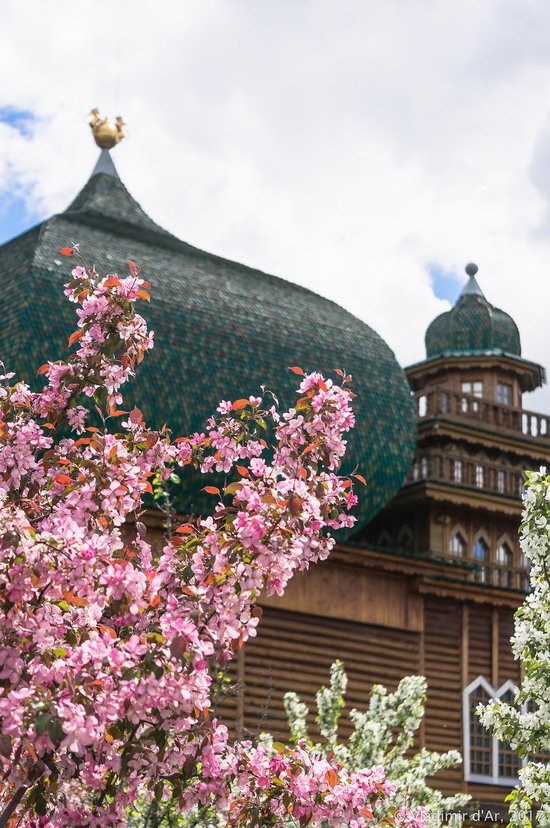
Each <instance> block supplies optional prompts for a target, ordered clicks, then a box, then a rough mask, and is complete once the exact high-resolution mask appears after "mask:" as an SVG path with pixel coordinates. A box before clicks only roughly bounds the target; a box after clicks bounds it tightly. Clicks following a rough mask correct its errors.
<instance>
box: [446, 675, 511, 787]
mask: <svg viewBox="0 0 550 828" xmlns="http://www.w3.org/2000/svg"><path fill="white" fill-rule="evenodd" d="M514 698H515V687H514V684H513V682H512V681H507V682H506V683H505V684H503V685H502V687H500V688H499V689H498V690H494V689H493V688H492V687H491V685H490V684H489V682H488V681H487V680H486V679H485V678H484V677H483V676H478V678H476V679H475V680H474V681H472V683H471V684H469V685H468V687H466V689H465V690H464V691H463V694H462V724H463V728H464V779H465V780H466V781H470V782H484V783H486V784H488V785H506V786H509V787H511V786H512V785H513V784H514V782H517V776H518V770H519V768H520V767H522V765H523V764H525V762H526V761H527V760H521V759H520V758H519V756H517V754H516V753H514V751H513V750H512V749H511V748H509V747H507V746H506V745H504V744H502V743H501V742H499V741H498V739H497V738H496V736H493V735H492V734H491V732H490V731H489V730H487V728H486V727H484V726H483V725H482V724H481V722H480V719H479V716H478V715H477V714H476V708H477V706H478V704H480V703H481V704H485V703H486V702H487V701H489V699H503V701H505V702H508V703H509V704H512V703H513V701H514Z"/></svg>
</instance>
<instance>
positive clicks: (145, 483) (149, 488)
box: [141, 480, 153, 494]
mask: <svg viewBox="0 0 550 828" xmlns="http://www.w3.org/2000/svg"><path fill="white" fill-rule="evenodd" d="M141 482H142V483H143V491H144V492H149V494H153V487H152V486H151V484H150V483H149V481H148V480H142V481H141Z"/></svg>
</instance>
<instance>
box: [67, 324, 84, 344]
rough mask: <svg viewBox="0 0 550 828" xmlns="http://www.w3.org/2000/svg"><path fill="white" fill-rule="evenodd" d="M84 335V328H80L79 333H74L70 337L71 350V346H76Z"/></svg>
mask: <svg viewBox="0 0 550 828" xmlns="http://www.w3.org/2000/svg"><path fill="white" fill-rule="evenodd" d="M83 333H84V330H83V329H82V328H79V329H78V331H75V332H74V333H72V334H71V335H70V337H69V348H70V347H71V345H74V343H75V342H78V340H79V339H80V338H81V336H82V335H83Z"/></svg>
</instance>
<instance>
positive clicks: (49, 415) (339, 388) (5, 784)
mask: <svg viewBox="0 0 550 828" xmlns="http://www.w3.org/2000/svg"><path fill="white" fill-rule="evenodd" d="M61 252H62V253H64V254H65V255H74V253H75V250H74V249H71V248H64V249H63V250H62V251H61ZM76 252H78V251H76ZM81 262H82V264H81V265H80V266H78V267H76V268H75V269H74V270H73V279H72V281H71V282H69V283H68V284H67V285H66V289H65V293H66V295H67V296H68V298H69V300H70V301H72V302H74V303H75V304H76V305H77V306H78V308H77V315H78V328H77V330H76V331H75V332H74V333H73V334H72V336H71V337H70V340H69V345H70V346H71V347H72V346H74V345H76V346H77V347H76V351H75V352H74V353H73V354H72V355H71V356H70V357H69V358H68V359H67V360H66V361H61V362H56V363H48V364H46V365H43V366H42V367H41V368H40V369H39V371H38V373H39V374H41V375H44V377H45V379H46V383H45V387H44V388H43V390H42V391H39V392H32V391H31V390H30V389H29V387H28V386H26V385H25V384H24V383H16V384H12V383H11V379H12V377H13V375H12V374H9V373H5V374H4V375H3V377H2V381H1V382H2V385H1V386H0V550H1V555H0V723H1V734H2V735H1V737H0V761H1V765H2V771H3V777H2V781H1V783H0V785H1V788H0V793H1V795H2V799H3V805H2V808H3V810H2V811H1V815H0V826H4V825H7V824H10V823H11V824H13V825H25V826H29V828H38V826H40V828H46V827H47V828H69V826H70V828H75V826H98V828H99V826H102V827H103V826H121V825H124V824H125V813H126V809H127V808H128V806H130V805H131V804H132V803H133V802H134V800H135V798H136V795H137V793H138V791H139V790H140V789H145V790H146V791H147V795H148V796H149V797H155V798H156V799H158V800H169V799H170V800H173V802H174V803H175V804H176V805H177V807H178V808H181V809H186V808H188V807H189V806H191V805H193V804H196V803H201V804H207V803H210V802H212V801H216V802H217V804H218V807H226V808H227V809H229V811H230V813H231V820H232V821H233V822H234V824H235V825H239V824H240V825H274V824H278V823H279V822H280V821H281V819H282V818H283V817H285V816H287V815H288V814H290V813H291V814H292V815H293V818H294V819H295V820H296V821H297V822H299V823H300V825H301V826H302V828H304V826H305V825H307V824H311V825H318V824H319V823H320V821H321V820H326V822H327V824H329V825H337V824H341V823H342V822H348V823H349V824H352V825H354V826H356V827H357V828H360V826H363V825H367V824H370V823H371V822H372V821H373V820H375V819H376V814H377V808H379V807H381V806H382V805H383V802H384V800H385V799H386V797H387V796H388V795H390V794H391V792H392V786H391V784H390V783H389V782H388V780H387V779H386V778H385V776H384V774H383V771H382V770H381V769H380V768H374V769H372V770H362V771H357V772H348V771H345V770H343V769H342V768H341V767H340V766H339V765H338V764H337V763H334V762H332V761H330V760H328V759H326V758H321V757H314V756H312V755H311V754H310V753H309V752H308V751H307V750H305V749H304V748H303V747H301V746H297V747H296V748H295V749H293V750H290V751H289V750H286V749H285V750H281V751H279V752H277V754H276V755H275V756H271V755H268V754H267V753H266V752H265V750H263V749H261V748H260V747H253V746H252V745H250V744H249V743H242V744H239V745H233V746H231V745H229V744H228V738H227V730H226V728H225V727H224V726H223V725H222V724H220V723H219V722H217V721H216V720H213V721H211V720H209V709H210V705H211V700H210V688H211V684H212V679H211V673H212V672H213V671H215V670H217V669H219V667H220V666H221V667H223V666H224V665H225V664H226V663H227V661H228V660H229V659H230V658H231V657H232V655H233V653H234V651H235V650H236V649H237V648H239V647H240V646H241V645H242V644H243V642H244V641H246V640H247V639H248V638H249V637H250V636H252V635H254V634H255V632H256V626H257V624H258V621H259V616H260V614H261V613H260V611H259V609H257V608H256V607H255V605H254V604H255V600H256V598H257V597H258V595H259V594H260V592H261V591H262V590H263V589H267V590H268V592H271V593H273V592H276V593H278V594H281V593H282V592H283V590H284V588H285V586H286V584H287V582H288V580H289V578H290V577H291V576H292V574H293V573H294V572H295V571H296V570H301V569H305V568H307V567H308V565H309V564H310V563H312V562H315V561H318V560H320V559H323V558H325V557H326V556H327V555H328V554H329V552H330V550H331V548H332V546H333V544H334V540H333V539H332V537H331V534H330V531H331V530H334V529H338V528H339V527H340V526H348V527H349V526H351V525H352V524H353V518H352V517H351V516H350V515H349V514H348V509H349V508H350V507H351V506H353V504H354V503H355V502H356V497H355V495H354V494H353V491H352V488H353V487H352V485H351V480H350V479H349V478H344V477H341V476H339V475H338V474H337V472H338V469H339V466H340V461H341V457H342V456H343V454H344V450H345V440H344V434H345V433H346V432H347V431H348V430H349V429H350V428H351V427H352V426H353V423H354V417H353V412H352V410H351V405H350V404H351V399H352V396H353V395H352V394H351V392H350V391H349V389H348V388H347V387H346V384H347V380H348V378H347V377H345V376H344V375H343V373H342V372H339V373H340V376H341V378H342V384H341V385H337V384H334V383H333V382H332V381H331V380H326V381H325V380H324V379H323V377H322V376H320V375H319V374H312V375H309V376H307V377H306V376H303V375H302V380H301V384H300V391H299V393H300V398H299V400H298V401H297V403H296V406H295V407H294V408H293V409H291V410H290V411H288V412H286V413H284V414H282V415H280V414H279V412H278V410H277V404H276V401H274V400H273V399H271V398H269V399H268V401H267V402H265V400H266V395H264V396H262V397H251V398H248V399H241V400H237V401H235V402H223V403H221V404H220V406H219V408H218V411H217V413H216V415H215V416H214V417H212V418H211V419H210V420H209V421H208V426H207V430H206V432H205V433H204V434H194V435H193V436H191V437H185V438H177V439H172V437H171V435H170V433H169V431H168V430H167V429H166V428H163V429H162V430H161V431H160V432H158V431H152V430H151V429H149V428H147V426H146V424H145V422H144V421H143V417H142V415H141V412H140V411H139V410H138V409H137V408H134V409H133V410H132V411H131V412H127V411H124V410H122V408H121V406H122V395H121V391H120V389H121V386H122V385H123V384H124V383H125V382H126V381H127V380H128V379H129V378H130V377H131V376H132V375H133V373H134V370H135V368H136V366H137V365H138V364H139V362H141V360H142V359H143V357H144V355H145V353H146V352H147V351H148V350H149V349H150V348H151V347H152V344H153V335H152V333H150V332H149V331H148V330H147V326H146V323H145V321H144V319H143V318H142V317H141V316H140V315H139V314H138V313H136V311H135V303H136V301H138V300H140V299H141V300H146V301H148V300H149V293H148V290H149V287H150V286H149V285H148V283H147V282H145V281H144V280H143V278H142V277H141V273H140V271H138V270H137V268H136V267H135V265H133V264H132V263H131V262H129V263H128V265H129V268H130V274H129V275H128V276H126V277H124V278H119V277H118V276H116V275H109V276H107V277H104V278H100V277H99V276H98V275H97V274H96V273H95V272H94V271H93V269H91V268H88V267H87V266H86V263H85V262H84V261H83V260H82V259H81ZM293 370H294V371H295V373H297V374H302V372H301V371H300V369H298V368H294V369H293ZM116 424H120V425H118V426H117V425H116ZM117 428H118V430H117ZM270 435H272V442H273V444H272V446H271V447H270V446H269V445H268V442H267V439H266V438H267V437H269V436H270ZM270 439H271V437H270ZM191 463H193V464H195V465H197V466H198V467H200V468H201V469H202V471H211V470H213V469H214V470H216V471H218V472H225V473H226V474H228V475H231V476H232V477H233V478H234V479H233V480H232V481H231V482H229V483H228V484H227V485H225V486H224V488H223V489H217V488H214V487H206V490H207V491H209V492H210V493H211V494H212V495H213V496H214V497H215V498H216V506H215V509H214V513H213V516H212V517H208V518H205V519H197V520H194V521H192V520H189V521H188V522H184V523H182V525H180V526H178V527H177V528H176V529H175V531H174V532H173V534H172V535H171V537H170V538H169V540H168V542H167V543H166V544H165V545H164V546H163V548H162V549H160V550H158V551H157V550H155V549H154V548H153V547H152V545H151V544H150V542H149V541H148V539H147V530H146V527H145V525H144V524H143V522H142V520H141V519H140V518H141V514H142V509H143V506H142V498H143V496H144V494H145V493H146V492H150V491H151V490H152V486H151V480H153V479H157V480H160V481H162V480H164V479H167V478H168V477H169V476H170V474H171V473H172V469H173V467H174V464H176V465H180V466H185V465H188V464H191ZM231 782H233V787H231V786H230V783H231ZM235 790H236V791H237V792H238V793H237V794H235V793H232V791H235ZM399 819H400V821H401V822H403V823H408V822H410V819H411V817H410V815H409V814H408V812H406V811H402V812H400V814H399Z"/></svg>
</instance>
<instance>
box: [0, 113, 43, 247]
mask: <svg viewBox="0 0 550 828" xmlns="http://www.w3.org/2000/svg"><path fill="white" fill-rule="evenodd" d="M0 123H2V124H6V125H7V126H9V127H10V128H11V129H13V130H15V131H16V132H18V133H19V135H20V136H21V137H22V138H27V139H28V138H30V137H31V134H32V126H33V124H34V123H35V116H34V115H33V113H32V112H30V111H28V110H22V109H17V108H15V107H11V106H4V107H0ZM1 196H2V197H1V198H0V244H2V243H3V242H5V241H8V239H11V238H13V237H14V236H17V235H19V234H20V233H23V232H24V231H25V230H27V229H28V228H29V227H31V226H32V225H33V224H36V222H37V221H39V220H40V218H41V216H40V215H39V214H38V213H37V212H35V211H33V210H32V208H30V206H29V203H28V198H27V197H26V196H25V194H24V193H23V192H18V188H17V187H12V188H10V190H9V191H3V192H2V194H1Z"/></svg>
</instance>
